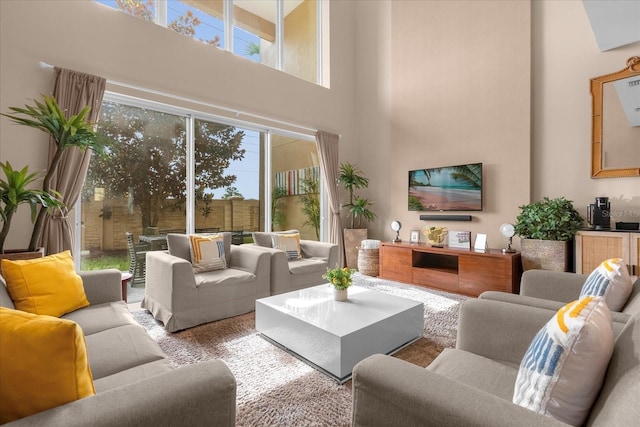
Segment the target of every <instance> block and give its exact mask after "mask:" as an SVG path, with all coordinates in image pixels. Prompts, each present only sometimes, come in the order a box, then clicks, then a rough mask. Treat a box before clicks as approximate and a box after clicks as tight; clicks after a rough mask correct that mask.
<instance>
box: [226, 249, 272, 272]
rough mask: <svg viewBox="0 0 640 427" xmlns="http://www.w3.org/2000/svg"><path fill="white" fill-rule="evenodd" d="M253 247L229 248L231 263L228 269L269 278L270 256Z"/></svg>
mask: <svg viewBox="0 0 640 427" xmlns="http://www.w3.org/2000/svg"><path fill="white" fill-rule="evenodd" d="M257 248H258V247H257V246H253V245H234V246H231V262H230V264H231V265H229V267H231V268H239V269H241V270H245V271H248V272H250V273H253V274H255V275H256V276H258V275H260V274H266V275H267V277H268V276H269V271H270V270H269V269H270V265H271V259H270V254H269V253H268V252H267V251H263V250H256V249H257Z"/></svg>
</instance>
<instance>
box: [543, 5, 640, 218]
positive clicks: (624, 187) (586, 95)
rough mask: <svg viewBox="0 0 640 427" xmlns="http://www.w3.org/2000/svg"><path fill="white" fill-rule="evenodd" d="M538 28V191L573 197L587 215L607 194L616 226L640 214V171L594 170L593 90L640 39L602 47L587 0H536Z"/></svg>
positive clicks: (636, 49)
mask: <svg viewBox="0 0 640 427" xmlns="http://www.w3.org/2000/svg"><path fill="white" fill-rule="evenodd" d="M533 34H534V37H533V52H532V58H533V60H532V63H533V73H532V74H533V79H532V105H533V134H532V162H533V174H532V179H533V197H534V198H535V199H540V198H542V197H544V196H549V197H557V196H566V197H567V198H569V199H571V200H573V201H574V204H575V206H576V208H577V209H578V210H579V211H580V212H581V214H582V215H583V216H584V215H586V205H587V204H589V203H593V202H594V198H595V197H596V196H607V197H609V198H610V200H611V210H612V213H613V215H614V217H613V219H612V225H613V223H614V222H615V221H620V220H625V221H634V222H638V221H640V178H608V179H591V177H590V176H591V172H590V167H591V166H590V165H591V151H590V150H591V148H590V144H591V94H590V92H589V88H590V86H589V79H591V78H592V77H597V76H601V75H604V74H608V73H612V72H614V71H618V70H620V69H622V68H624V67H625V66H626V65H625V64H626V61H627V59H628V58H630V57H631V56H634V55H639V54H640V43H633V44H631V45H628V46H623V47H619V48H616V49H613V50H610V51H607V52H600V51H599V50H598V45H597V44H596V40H595V37H594V35H593V31H592V30H591V26H590V24H589V20H588V18H587V14H586V12H585V10H584V7H583V5H582V2H580V1H536V2H534V3H533ZM638 150H640V147H639V148H638ZM636 166H637V165H636Z"/></svg>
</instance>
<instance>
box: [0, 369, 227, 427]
mask: <svg viewBox="0 0 640 427" xmlns="http://www.w3.org/2000/svg"><path fill="white" fill-rule="evenodd" d="M235 411H236V380H235V378H234V376H233V374H232V373H231V371H230V370H229V368H228V367H227V366H226V365H225V364H224V362H222V361H221V360H210V361H206V362H201V363H198V364H194V365H188V366H183V367H181V368H178V369H174V370H172V371H171V372H167V373H165V374H161V375H157V376H154V377H151V378H147V379H144V380H142V381H138V382H135V383H132V384H128V385H125V386H122V387H117V388H114V389H111V390H107V391H104V392H101V393H98V394H96V395H94V396H91V397H87V398H85V399H81V400H77V401H75V402H72V403H68V404H66V405H62V406H58V407H56V408H53V409H49V410H47V411H44V412H40V413H38V414H34V415H31V416H29V417H26V418H22V419H19V420H16V421H14V422H11V423H8V424H5V425H6V426H11V427H22V426H45V425H46V426H50V427H55V426H60V427H62V426H64V427H84V426H87V425H91V426H93V427H111V426H119V427H139V426H181V425H184V426H203V427H204V426H229V427H231V426H234V425H235Z"/></svg>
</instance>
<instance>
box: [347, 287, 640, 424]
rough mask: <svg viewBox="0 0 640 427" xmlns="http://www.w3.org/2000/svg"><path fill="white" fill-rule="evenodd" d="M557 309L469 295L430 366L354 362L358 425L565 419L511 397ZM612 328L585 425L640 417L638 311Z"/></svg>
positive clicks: (384, 359) (382, 359) (388, 360)
mask: <svg viewBox="0 0 640 427" xmlns="http://www.w3.org/2000/svg"><path fill="white" fill-rule="evenodd" d="M554 314H555V311H552V310H546V309H541V308H537V307H530V306H525V305H519V304H510V303H505V302H500V301H491V300H476V299H471V300H468V301H465V302H464V303H463V304H462V305H461V308H460V318H459V324H458V338H457V344H456V348H455V349H450V348H448V349H445V350H444V351H443V352H442V353H441V354H440V355H438V357H437V358H436V359H435V360H434V361H433V362H431V364H430V365H429V366H428V367H427V368H426V369H425V368H421V367H419V366H416V365H413V364H411V363H408V362H405V361H402V360H400V359H397V358H395V357H391V356H384V355H374V356H371V357H369V358H367V359H365V360H364V361H362V362H360V363H358V364H357V365H356V366H355V368H354V372H353V420H352V421H353V422H352V425H353V426H354V427H359V426H373V425H375V426H398V425H401V426H404V427H412V426H416V427H417V426H421V427H424V426H438V427H443V426H487V427H489V426H491V427H497V426H505V427H506V426H509V427H511V426H567V424H565V423H563V422H561V421H558V420H556V419H554V418H551V417H548V416H545V415H542V414H538V413H536V412H534V411H531V410H529V409H526V408H523V407H521V406H519V405H516V404H514V403H512V397H513V392H514V385H515V380H516V376H517V372H518V368H519V364H520V362H521V360H522V357H523V356H524V354H525V352H526V351H527V349H528V347H529V345H530V343H531V340H532V339H533V337H534V336H535V335H536V333H537V332H538V331H539V329H540V328H541V327H542V326H543V325H544V324H545V323H546V322H547V321H548V320H549V319H550V318H551V317H552V316H553V315H554ZM613 331H614V336H615V337H616V338H615V344H614V350H613V356H612V358H611V361H610V363H609V367H608V370H607V372H606V374H605V378H604V383H603V386H602V389H601V390H600V392H599V395H598V396H597V398H596V401H595V403H594V404H593V405H592V407H591V409H590V411H589V415H588V418H587V421H586V422H585V425H589V426H594V427H598V426H603V427H604V426H630V425H637V423H638V419H640V406H639V405H638V404H637V396H638V394H639V393H640V359H639V358H638V354H640V318H639V317H638V315H635V316H633V317H631V318H630V319H629V320H628V322H627V323H618V322H615V321H614V322H613ZM585 374H586V373H585Z"/></svg>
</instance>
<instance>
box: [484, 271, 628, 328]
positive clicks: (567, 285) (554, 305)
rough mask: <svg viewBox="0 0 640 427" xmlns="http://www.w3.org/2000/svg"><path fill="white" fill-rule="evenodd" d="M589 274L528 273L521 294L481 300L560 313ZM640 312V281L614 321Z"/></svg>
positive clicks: (493, 293) (493, 294)
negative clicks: (558, 311) (560, 309)
mask: <svg viewBox="0 0 640 427" xmlns="http://www.w3.org/2000/svg"><path fill="white" fill-rule="evenodd" d="M587 277H588V276H587V275H583V274H575V273H564V272H556V271H546V270H527V271H525V272H524V273H523V274H522V279H521V281H520V294H510V293H506V292H498V291H486V292H483V293H482V294H480V296H479V297H478V298H480V299H488V300H493V301H503V302H510V303H514V304H521V305H528V306H531V307H540V308H546V309H548V310H558V309H559V308H560V307H562V306H563V305H565V304H566V303H568V302H570V301H573V300H576V299H578V296H579V295H580V291H581V290H582V285H584V282H585V280H587ZM638 313H640V279H637V280H636V281H635V282H634V283H633V289H632V291H631V295H630V296H629V299H628V300H627V303H626V304H625V306H624V307H623V308H622V310H620V312H619V313H618V312H614V313H611V316H612V319H613V320H617V321H620V322H624V321H625V319H626V318H627V317H625V316H624V315H631V314H638Z"/></svg>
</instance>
